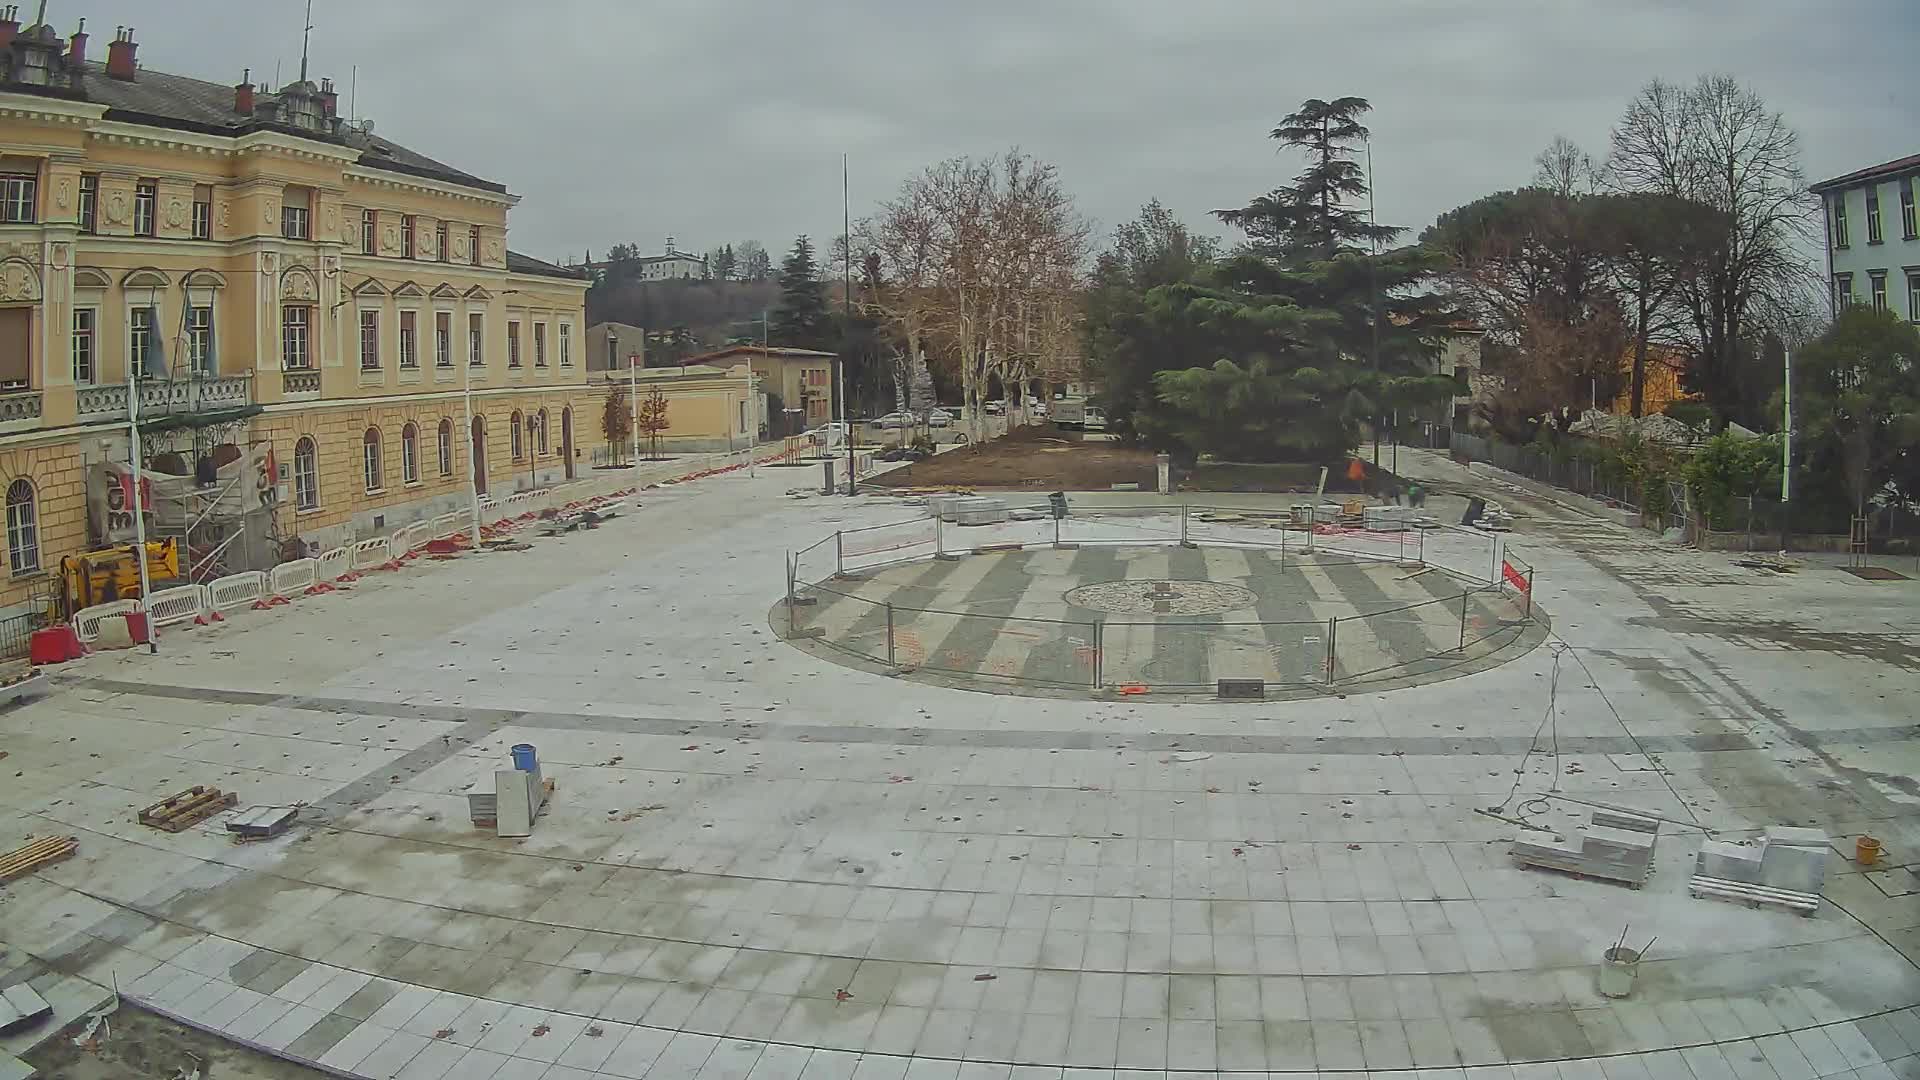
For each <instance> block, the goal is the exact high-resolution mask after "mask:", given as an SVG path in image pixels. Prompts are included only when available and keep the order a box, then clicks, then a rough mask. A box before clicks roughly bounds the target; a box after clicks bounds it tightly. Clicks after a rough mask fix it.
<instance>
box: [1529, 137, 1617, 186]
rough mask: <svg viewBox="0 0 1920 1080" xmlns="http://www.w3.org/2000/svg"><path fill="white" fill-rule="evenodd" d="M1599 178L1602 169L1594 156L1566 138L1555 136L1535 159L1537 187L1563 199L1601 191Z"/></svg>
mask: <svg viewBox="0 0 1920 1080" xmlns="http://www.w3.org/2000/svg"><path fill="white" fill-rule="evenodd" d="M1600 176H1601V167H1600V164H1599V163H1598V162H1596V161H1594V160H1593V155H1591V154H1589V153H1587V152H1586V151H1585V150H1582V149H1580V147H1579V146H1578V145H1576V144H1575V143H1574V141H1573V140H1572V139H1569V138H1567V137H1566V136H1565V135H1555V136H1554V137H1553V141H1552V142H1550V143H1548V144H1547V148H1546V149H1545V150H1542V151H1540V152H1539V153H1538V154H1535V155H1534V158H1533V182H1534V185H1535V186H1537V187H1543V188H1546V189H1547V190H1549V191H1551V192H1553V193H1554V194H1556V195H1559V196H1560V197H1561V198H1569V199H1570V198H1572V197H1573V196H1575V195H1590V194H1592V193H1593V192H1595V191H1597V190H1599V187H1600Z"/></svg>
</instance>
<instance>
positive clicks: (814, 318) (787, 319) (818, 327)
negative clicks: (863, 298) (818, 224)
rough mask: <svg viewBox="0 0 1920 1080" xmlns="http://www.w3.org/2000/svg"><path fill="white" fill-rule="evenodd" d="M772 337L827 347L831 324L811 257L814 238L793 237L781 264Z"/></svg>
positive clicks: (792, 343)
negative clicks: (778, 294) (791, 247)
mask: <svg viewBox="0 0 1920 1080" xmlns="http://www.w3.org/2000/svg"><path fill="white" fill-rule="evenodd" d="M771 335H772V337H773V341H774V343H775V344H778V345H787V346H792V347H795V348H801V349H830V348H832V347H833V344H834V343H833V341H832V340H831V339H832V338H833V336H834V335H833V328H832V326H831V324H830V321H829V320H828V318H827V292H826V288H825V287H824V286H823V285H821V283H820V268H819V265H818V264H817V263H815V262H814V258H813V241H812V240H809V239H808V238H807V237H806V236H804V235H802V236H800V237H798V238H797V239H795V240H794V242H793V250H791V251H789V252H787V257H786V260H785V261H783V262H782V263H781V264H780V306H779V307H777V308H775V309H774V312H773V325H772V328H771Z"/></svg>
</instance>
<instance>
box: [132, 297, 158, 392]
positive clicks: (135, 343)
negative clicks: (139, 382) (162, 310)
mask: <svg viewBox="0 0 1920 1080" xmlns="http://www.w3.org/2000/svg"><path fill="white" fill-rule="evenodd" d="M152 355H153V309H152V308H144V307H137V308H133V309H131V310H129V311H128V312H127V361H128V362H129V363H131V364H132V365H133V373H134V374H135V375H136V376H138V377H140V378H143V379H144V378H146V377H147V376H148V375H149V374H151V372H149V371H148V370H147V360H148V358H149V357H151V356H152Z"/></svg>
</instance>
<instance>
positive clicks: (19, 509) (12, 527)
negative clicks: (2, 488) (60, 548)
mask: <svg viewBox="0 0 1920 1080" xmlns="http://www.w3.org/2000/svg"><path fill="white" fill-rule="evenodd" d="M7 568H8V569H9V570H11V571H13V573H15V574H31V573H34V572H35V571H37V570H39V569H40V523H39V517H38V515H37V513H36V511H35V508H34V505H33V481H31V480H29V479H27V478H26V477H24V476H23V477H21V478H19V479H18V480H15V481H14V482H13V483H11V484H8V485H7Z"/></svg>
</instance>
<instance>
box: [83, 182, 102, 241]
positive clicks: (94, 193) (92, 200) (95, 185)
mask: <svg viewBox="0 0 1920 1080" xmlns="http://www.w3.org/2000/svg"><path fill="white" fill-rule="evenodd" d="M99 210H100V174H99V173H82V174H81V176H80V231H81V232H83V233H90V232H94V231H97V229H98V228H99V221H100V218H99V216H98V215H99Z"/></svg>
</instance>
